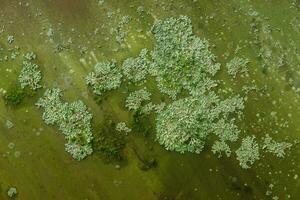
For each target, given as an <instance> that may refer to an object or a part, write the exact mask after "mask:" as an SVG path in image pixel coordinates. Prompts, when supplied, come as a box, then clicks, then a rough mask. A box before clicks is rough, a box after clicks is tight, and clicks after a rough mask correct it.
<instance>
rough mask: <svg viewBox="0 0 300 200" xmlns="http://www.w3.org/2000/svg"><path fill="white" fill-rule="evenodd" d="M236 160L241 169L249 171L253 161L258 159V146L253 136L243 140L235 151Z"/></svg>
mask: <svg viewBox="0 0 300 200" xmlns="http://www.w3.org/2000/svg"><path fill="white" fill-rule="evenodd" d="M235 153H236V156H237V160H238V161H239V162H240V166H241V167H242V168H243V169H249V168H250V167H251V165H253V164H254V162H255V161H257V160H259V159H260V153H259V146H258V144H257V142H256V140H255V136H254V135H253V136H247V137H245V138H243V140H242V144H241V146H240V147H239V148H238V149H237V150H236V152H235Z"/></svg>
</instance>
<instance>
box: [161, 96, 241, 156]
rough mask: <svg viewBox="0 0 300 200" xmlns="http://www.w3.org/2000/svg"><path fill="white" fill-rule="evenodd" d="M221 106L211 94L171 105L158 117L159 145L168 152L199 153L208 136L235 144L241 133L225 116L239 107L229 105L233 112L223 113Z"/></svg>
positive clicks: (217, 98) (225, 110)
mask: <svg viewBox="0 0 300 200" xmlns="http://www.w3.org/2000/svg"><path fill="white" fill-rule="evenodd" d="M223 102H226V100H225V101H220V99H219V97H218V96H217V95H216V94H215V93H213V92H211V93H209V94H202V95H200V96H192V97H187V98H184V99H179V100H177V101H174V102H173V103H171V104H170V105H169V106H167V108H166V109H165V110H164V111H162V112H161V113H160V114H159V115H158V117H157V122H156V132H157V140H158V142H159V143H160V144H161V145H163V146H165V147H166V149H168V150H175V151H178V152H180V153H184V152H193V153H200V152H201V151H202V149H203V147H204V145H205V141H206V139H207V137H208V136H209V135H210V134H215V135H217V136H219V137H220V139H221V140H222V141H231V142H233V141H236V140H237V138H238V134H239V132H240V131H239V129H238V128H237V127H236V125H235V124H234V120H233V118H232V119H230V118H229V117H228V115H229V114H230V113H232V114H233V113H234V112H235V111H237V110H239V109H241V107H238V106H236V105H234V104H233V105H232V104H228V105H229V106H231V107H233V108H232V109H224V108H227V106H225V105H227V104H225V103H223ZM225 113H226V114H225Z"/></svg>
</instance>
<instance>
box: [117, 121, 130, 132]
mask: <svg viewBox="0 0 300 200" xmlns="http://www.w3.org/2000/svg"><path fill="white" fill-rule="evenodd" d="M116 131H118V132H125V133H126V134H127V133H129V132H131V129H130V128H128V127H127V125H126V123H125V122H120V123H118V124H117V125H116Z"/></svg>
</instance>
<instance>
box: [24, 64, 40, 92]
mask: <svg viewBox="0 0 300 200" xmlns="http://www.w3.org/2000/svg"><path fill="white" fill-rule="evenodd" d="M41 80H42V73H41V71H40V69H39V66H38V65H37V64H34V63H31V62H30V61H24V62H23V65H22V70H21V73H20V75H19V82H20V84H21V87H22V88H25V87H29V88H30V89H32V90H37V89H39V88H41V87H42V85H41V84H40V82H41Z"/></svg>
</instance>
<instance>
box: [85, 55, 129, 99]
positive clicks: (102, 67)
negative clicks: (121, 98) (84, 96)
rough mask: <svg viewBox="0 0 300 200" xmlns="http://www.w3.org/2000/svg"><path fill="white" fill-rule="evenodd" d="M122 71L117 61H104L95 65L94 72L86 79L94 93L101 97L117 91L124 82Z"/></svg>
mask: <svg viewBox="0 0 300 200" xmlns="http://www.w3.org/2000/svg"><path fill="white" fill-rule="evenodd" d="M122 77H123V75H122V73H121V70H120V69H119V68H118V67H117V63H116V61H114V60H112V61H104V62H99V63H97V64H96V65H95V68H94V71H93V72H91V73H90V74H88V76H87V77H86V79H85V80H86V84H87V85H89V86H91V87H92V89H93V92H94V93H95V94H97V95H101V94H102V93H104V92H106V91H110V90H113V89H117V88H118V87H120V85H121V82H122Z"/></svg>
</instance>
